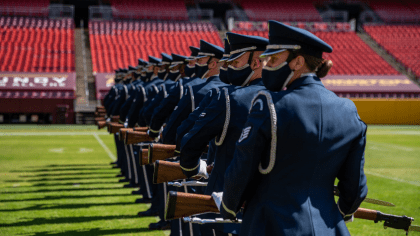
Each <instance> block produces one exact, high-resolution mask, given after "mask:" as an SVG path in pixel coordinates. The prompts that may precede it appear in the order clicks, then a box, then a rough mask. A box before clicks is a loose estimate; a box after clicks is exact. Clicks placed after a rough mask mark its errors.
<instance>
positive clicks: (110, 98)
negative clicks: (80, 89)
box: [104, 69, 121, 112]
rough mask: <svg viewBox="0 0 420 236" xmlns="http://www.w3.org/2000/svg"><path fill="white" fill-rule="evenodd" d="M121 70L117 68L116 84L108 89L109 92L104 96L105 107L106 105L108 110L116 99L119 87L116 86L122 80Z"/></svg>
mask: <svg viewBox="0 0 420 236" xmlns="http://www.w3.org/2000/svg"><path fill="white" fill-rule="evenodd" d="M120 70H121V69H118V70H115V79H114V85H113V86H112V87H111V89H110V90H109V91H108V93H107V94H106V95H105V97H104V107H105V109H106V111H107V112H108V111H109V109H110V105H111V103H112V101H113V100H115V96H116V95H117V91H118V89H117V88H116V86H117V85H118V84H119V83H120V81H121V78H120Z"/></svg>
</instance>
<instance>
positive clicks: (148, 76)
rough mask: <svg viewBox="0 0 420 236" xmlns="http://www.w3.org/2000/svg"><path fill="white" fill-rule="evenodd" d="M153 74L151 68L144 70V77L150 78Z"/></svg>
mask: <svg viewBox="0 0 420 236" xmlns="http://www.w3.org/2000/svg"><path fill="white" fill-rule="evenodd" d="M152 75H153V70H152V71H146V79H147V80H149V79H150V78H152Z"/></svg>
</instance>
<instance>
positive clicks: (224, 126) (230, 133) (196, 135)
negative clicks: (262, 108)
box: [180, 33, 268, 234]
mask: <svg viewBox="0 0 420 236" xmlns="http://www.w3.org/2000/svg"><path fill="white" fill-rule="evenodd" d="M227 38H228V39H229V42H230V49H231V52H230V54H231V56H230V58H229V61H233V60H235V59H237V58H239V57H241V56H243V55H244V54H245V53H246V52H250V54H249V59H248V65H251V64H252V63H251V61H252V57H253V53H254V52H255V51H264V50H265V48H266V46H267V44H268V40H267V39H266V38H262V37H257V36H247V35H240V34H234V33H227ZM233 68H234V67H232V66H229V72H228V73H229V74H228V77H227V79H228V81H231V83H233V84H235V85H238V86H235V85H231V86H226V87H223V88H222V89H221V90H220V92H219V94H218V96H217V97H216V98H214V99H213V100H212V102H211V103H210V104H209V105H208V106H207V107H206V108H205V109H204V110H203V111H202V113H201V115H200V116H199V118H198V119H197V120H196V122H195V125H194V126H193V128H192V129H191V130H190V131H189V132H188V133H187V134H186V135H185V136H183V138H182V145H181V162H180V164H181V167H182V168H183V170H184V173H185V174H186V175H187V176H188V177H191V176H194V175H196V174H197V173H198V169H199V166H200V160H199V158H198V157H199V155H200V153H201V152H202V151H203V149H204V148H205V146H206V145H207V143H208V142H209V141H210V140H211V139H213V138H214V137H216V139H215V140H214V143H215V145H216V149H215V150H214V154H213V155H214V156H213V158H214V168H213V170H212V173H211V175H210V178H209V181H208V185H207V188H206V191H205V194H207V195H211V194H212V193H213V192H221V191H223V184H224V174H225V171H226V169H227V167H228V166H229V164H230V162H231V161H232V158H233V154H234V150H235V143H236V141H237V140H238V138H239V136H240V134H241V132H242V128H243V126H244V124H245V122H246V117H247V115H248V113H249V109H250V108H251V102H252V99H253V98H254V97H255V95H256V94H257V93H258V92H259V91H261V90H263V89H264V86H263V83H262V80H261V78H257V79H255V80H252V81H250V78H251V77H252V76H253V74H254V73H253V71H252V69H250V68H249V67H246V66H245V67H241V68H242V69H241V70H238V69H236V70H235V69H233ZM245 70H247V71H245ZM210 159H212V158H211V157H210ZM212 215H214V214H212ZM218 217H220V216H218ZM221 226H224V227H221ZM239 228H240V224H225V225H221V224H217V225H215V229H217V230H219V231H223V232H225V233H235V234H238V233H239Z"/></svg>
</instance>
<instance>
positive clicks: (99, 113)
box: [95, 111, 106, 117]
mask: <svg viewBox="0 0 420 236" xmlns="http://www.w3.org/2000/svg"><path fill="white" fill-rule="evenodd" d="M105 115H106V112H105V111H103V112H98V111H95V117H104V116H105Z"/></svg>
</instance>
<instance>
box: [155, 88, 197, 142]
mask: <svg viewBox="0 0 420 236" xmlns="http://www.w3.org/2000/svg"><path fill="white" fill-rule="evenodd" d="M190 113H191V96H189V95H187V96H184V97H182V99H181V100H180V101H179V103H178V105H177V106H175V108H174V111H173V112H172V114H171V116H170V117H169V121H168V123H167V124H166V127H165V129H164V130H163V132H162V136H163V143H164V144H175V138H176V129H177V128H178V126H179V125H181V122H182V121H183V120H185V119H186V118H187V117H188V115H189V114H190Z"/></svg>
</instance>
